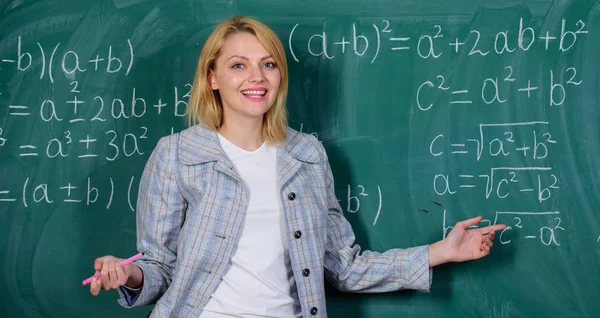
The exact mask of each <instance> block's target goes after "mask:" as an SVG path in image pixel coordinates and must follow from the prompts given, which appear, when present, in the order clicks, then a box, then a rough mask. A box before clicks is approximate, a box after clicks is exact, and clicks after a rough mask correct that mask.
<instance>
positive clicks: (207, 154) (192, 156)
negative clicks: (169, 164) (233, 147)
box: [179, 125, 241, 181]
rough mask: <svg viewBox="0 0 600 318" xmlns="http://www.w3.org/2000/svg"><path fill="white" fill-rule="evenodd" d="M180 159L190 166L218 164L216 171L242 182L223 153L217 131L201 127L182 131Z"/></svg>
mask: <svg viewBox="0 0 600 318" xmlns="http://www.w3.org/2000/svg"><path fill="white" fill-rule="evenodd" d="M179 158H180V160H181V162H182V163H183V164H184V165H188V166H192V165H197V164H202V163H207V162H216V163H215V166H214V168H215V170H217V171H219V172H222V173H224V174H226V175H228V176H230V177H232V178H234V179H235V180H238V181H240V180H241V178H240V176H239V175H238V173H237V172H236V170H235V168H234V166H233V163H232V162H231V160H229V158H228V157H227V155H226V154H225V152H224V151H223V148H222V147H221V142H220V141H219V136H218V135H217V132H216V131H213V130H210V129H206V128H203V127H201V126H199V125H196V126H193V127H190V128H189V129H186V130H184V131H182V132H181V136H180V138H179Z"/></svg>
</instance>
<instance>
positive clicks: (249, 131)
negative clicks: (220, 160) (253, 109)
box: [218, 118, 264, 151]
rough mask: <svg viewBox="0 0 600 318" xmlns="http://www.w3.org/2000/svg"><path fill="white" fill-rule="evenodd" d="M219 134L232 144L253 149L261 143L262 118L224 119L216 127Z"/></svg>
mask: <svg viewBox="0 0 600 318" xmlns="http://www.w3.org/2000/svg"><path fill="white" fill-rule="evenodd" d="M218 132H219V134H221V136H223V137H225V139H227V140H229V141H230V142H231V143H232V144H234V145H236V146H238V147H240V148H242V149H244V150H247V151H254V150H256V149H258V148H260V146H261V145H262V144H263V142H264V138H263V135H262V118H261V119H260V120H259V121H248V122H235V123H232V122H228V121H227V120H225V121H224V122H223V125H221V127H220V128H219V129H218Z"/></svg>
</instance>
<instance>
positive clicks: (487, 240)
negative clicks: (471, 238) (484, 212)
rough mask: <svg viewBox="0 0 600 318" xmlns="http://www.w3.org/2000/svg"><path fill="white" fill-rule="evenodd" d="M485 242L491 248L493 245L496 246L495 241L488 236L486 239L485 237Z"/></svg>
mask: <svg viewBox="0 0 600 318" xmlns="http://www.w3.org/2000/svg"><path fill="white" fill-rule="evenodd" d="M483 244H485V245H487V246H488V247H490V248H491V247H492V246H494V242H492V240H490V239H489V238H486V239H485V238H484V239H483Z"/></svg>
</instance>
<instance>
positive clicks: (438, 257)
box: [429, 216, 506, 267]
mask: <svg viewBox="0 0 600 318" xmlns="http://www.w3.org/2000/svg"><path fill="white" fill-rule="evenodd" d="M481 219H482V217H481V216H478V217H474V218H471V219H468V220H464V221H461V222H458V223H456V225H455V226H454V228H452V230H451V231H450V233H449V234H448V236H446V238H445V239H443V240H442V241H439V242H437V243H434V244H432V245H431V246H430V251H429V258H430V259H429V264H430V266H431V267H433V266H436V265H439V264H442V263H446V262H464V261H470V260H474V259H479V258H482V257H484V256H487V255H489V254H490V248H492V246H493V245H494V243H493V240H494V237H495V235H496V231H499V230H503V229H505V228H506V225H504V224H496V225H490V226H486V227H482V228H477V229H471V230H469V227H470V226H473V225H475V224H477V223H479V222H480V221H481Z"/></svg>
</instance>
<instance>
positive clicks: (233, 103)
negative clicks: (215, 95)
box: [209, 32, 281, 120]
mask: <svg viewBox="0 0 600 318" xmlns="http://www.w3.org/2000/svg"><path fill="white" fill-rule="evenodd" d="M280 82H281V74H280V72H279V66H278V65H276V64H275V60H274V59H273V58H272V57H271V56H270V55H269V53H268V52H267V50H266V49H265V48H264V47H263V46H262V45H261V44H260V42H258V39H257V38H256V37H255V36H254V35H252V34H250V33H247V32H239V33H235V34H232V35H230V36H229V37H228V38H227V39H226V40H225V43H224V45H223V47H222V48H221V54H220V55H219V57H217V60H216V63H215V69H214V70H213V72H212V73H211V74H210V75H209V83H210V85H211V88H212V89H213V90H219V93H220V94H221V100H222V102H223V112H224V116H225V118H226V120H229V119H236V118H237V119H241V120H245V119H251V118H253V119H259V118H260V119H262V116H263V115H264V114H265V113H266V112H267V111H268V110H269V108H270V107H271V105H273V102H274V101H275V97H276V96H277V90H278V89H279V84H280Z"/></svg>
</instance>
